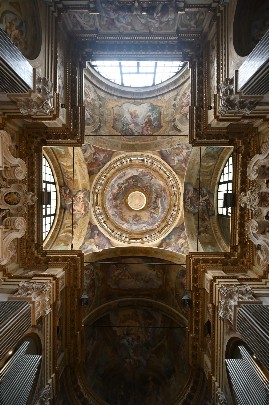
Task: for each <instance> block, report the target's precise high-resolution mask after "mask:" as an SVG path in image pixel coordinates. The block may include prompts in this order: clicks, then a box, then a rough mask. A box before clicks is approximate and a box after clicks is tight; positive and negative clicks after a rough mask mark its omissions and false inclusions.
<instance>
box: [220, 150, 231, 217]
mask: <svg viewBox="0 0 269 405" xmlns="http://www.w3.org/2000/svg"><path fill="white" fill-rule="evenodd" d="M232 189H233V158H232V156H230V157H229V158H228V160H227V162H226V164H225V166H224V168H223V171H222V173H221V176H220V180H219V185H218V214H220V215H225V216H229V217H230V216H231V207H229V206H228V207H226V206H225V205H227V204H225V194H226V198H227V194H231V193H232ZM228 205H229V204H228Z"/></svg>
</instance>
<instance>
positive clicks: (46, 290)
mask: <svg viewBox="0 0 269 405" xmlns="http://www.w3.org/2000/svg"><path fill="white" fill-rule="evenodd" d="M14 295H15V296H16V297H22V298H23V297H25V298H28V297H29V298H31V301H32V302H33V303H34V315H35V320H37V319H38V318H40V317H41V316H46V315H47V314H48V313H49V312H50V311H51V304H52V285H51V283H50V282H49V281H48V282H38V281H35V280H34V281H22V282H20V284H19V288H18V291H17V292H16V293H15V294H14Z"/></svg>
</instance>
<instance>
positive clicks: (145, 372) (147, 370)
mask: <svg viewBox="0 0 269 405" xmlns="http://www.w3.org/2000/svg"><path fill="white" fill-rule="evenodd" d="M84 289H85V292H86V293H87V295H88V297H89V301H90V302H89V309H88V310H87V311H89V316H87V315H86V317H85V319H84V345H85V349H84V350H85V360H84V362H83V363H82V375H83V376H84V379H85V385H86V387H87V389H88V390H89V392H91V393H93V394H94V395H95V397H96V395H97V396H98V397H99V398H100V399H101V400H103V401H105V402H106V403H109V404H111V405H113V404H115V405H124V404H126V403H128V404H134V405H136V404H137V403H141V404H147V405H152V404H160V405H161V404H163V405H165V404H167V403H175V401H176V400H178V401H179V398H180V397H181V395H182V393H184V389H185V385H186V383H187V381H188V379H189V378H190V373H191V368H190V366H189V365H188V351H187V345H186V338H185V333H186V330H185V328H186V320H185V317H184V315H186V314H187V309H186V307H185V306H184V304H183V303H182V297H183V295H184V293H185V292H186V268H185V267H184V266H182V265H175V264H173V263H170V262H167V261H165V260H160V259H158V260H156V259H154V258H152V257H117V258H112V259H111V260H110V261H109V262H107V261H103V262H102V261H101V262H95V263H91V264H87V265H86V266H85V272H84ZM153 296H154V300H152V297H153ZM119 299H120V302H121V304H120V305H117V302H118V301H119ZM134 301H135V302H134ZM149 301H150V308H149V307H148V303H149ZM109 303H112V306H111V305H109ZM100 308H103V310H102V311H101V313H100V311H99V309H100ZM95 309H97V310H98V311H97V312H95ZM164 309H165V310H164ZM95 313H96V315H95ZM178 403H179V402H178Z"/></svg>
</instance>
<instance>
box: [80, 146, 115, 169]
mask: <svg viewBox="0 0 269 405" xmlns="http://www.w3.org/2000/svg"><path fill="white" fill-rule="evenodd" d="M81 150H82V153H83V156H84V159H85V162H86V164H87V168H88V173H89V175H90V176H91V175H92V174H95V173H98V172H99V170H100V169H101V168H102V167H104V166H105V164H106V163H107V162H109V160H110V159H111V157H112V155H113V151H110V150H106V149H103V148H99V147H98V146H93V145H89V144H84V145H82V147H81Z"/></svg>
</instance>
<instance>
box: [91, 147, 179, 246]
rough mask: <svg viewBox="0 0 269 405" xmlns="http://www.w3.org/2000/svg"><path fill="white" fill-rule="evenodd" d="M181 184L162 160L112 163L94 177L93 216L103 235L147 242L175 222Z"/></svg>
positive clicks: (129, 158) (131, 158) (139, 157)
mask: <svg viewBox="0 0 269 405" xmlns="http://www.w3.org/2000/svg"><path fill="white" fill-rule="evenodd" d="M181 190H182V185H181V183H180V181H179V179H178V178H177V176H176V175H175V174H174V173H173V171H172V170H171V169H170V168H169V166H168V165H166V164H165V162H164V161H162V160H161V159H158V158H157V157H154V156H152V155H146V154H129V155H124V156H121V157H118V158H116V159H115V160H112V161H111V162H110V163H109V164H108V165H106V167H105V168H104V169H103V170H102V171H101V172H100V173H99V175H98V176H97V177H96V179H95V181H94V184H93V188H92V196H93V214H94V216H95V219H96V221H97V223H98V225H99V227H100V228H101V229H102V230H103V232H104V233H105V234H107V236H109V237H110V238H112V239H116V240H118V241H120V242H122V243H151V242H154V241H156V240H160V239H161V238H162V237H164V236H165V235H166V234H167V233H168V232H169V230H171V229H172V228H173V227H174V225H175V224H177V223H178V220H179V217H180V212H181V211H182V191H181Z"/></svg>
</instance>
